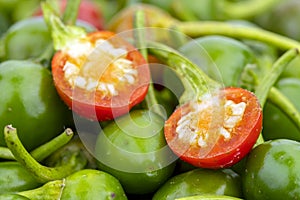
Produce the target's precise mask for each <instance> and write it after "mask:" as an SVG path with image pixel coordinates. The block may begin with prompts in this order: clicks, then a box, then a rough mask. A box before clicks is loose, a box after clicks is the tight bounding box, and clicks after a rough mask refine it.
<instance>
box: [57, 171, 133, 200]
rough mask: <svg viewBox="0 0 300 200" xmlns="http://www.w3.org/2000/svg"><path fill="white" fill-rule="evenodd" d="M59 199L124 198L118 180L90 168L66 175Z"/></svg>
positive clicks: (121, 199) (116, 199) (114, 199)
mask: <svg viewBox="0 0 300 200" xmlns="http://www.w3.org/2000/svg"><path fill="white" fill-rule="evenodd" d="M65 184H66V185H65V187H64V189H63V192H62V196H61V199H64V200H68V199H70V200H82V199H89V200H93V199H95V200H96V199H113V200H126V199H127V197H126V195H125V193H124V190H123V188H122V186H121V184H120V182H119V181H118V180H117V179H116V178H115V177H113V176H112V175H110V174H108V173H105V172H102V171H98V170H92V169H85V170H81V171H78V172H76V173H74V174H72V175H70V176H68V177H67V179H66V182H65Z"/></svg>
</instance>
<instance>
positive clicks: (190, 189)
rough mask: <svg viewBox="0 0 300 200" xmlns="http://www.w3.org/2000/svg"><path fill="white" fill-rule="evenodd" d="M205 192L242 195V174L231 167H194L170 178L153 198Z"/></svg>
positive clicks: (167, 199) (169, 198) (163, 199)
mask: <svg viewBox="0 0 300 200" xmlns="http://www.w3.org/2000/svg"><path fill="white" fill-rule="evenodd" d="M204 194H207V195H228V196H233V197H241V196H242V191H241V183H240V176H239V175H238V174H236V173H235V172H233V171H232V170H230V169H225V170H208V169H194V170H192V171H189V172H185V173H182V174H179V175H177V176H174V177H172V178H171V179H169V180H168V181H167V182H166V183H165V184H164V185H163V186H162V187H161V188H160V189H159V190H158V191H157V192H156V193H155V195H154V196H153V200H171V199H172V200H173V199H175V198H180V197H188V196H194V195H204Z"/></svg>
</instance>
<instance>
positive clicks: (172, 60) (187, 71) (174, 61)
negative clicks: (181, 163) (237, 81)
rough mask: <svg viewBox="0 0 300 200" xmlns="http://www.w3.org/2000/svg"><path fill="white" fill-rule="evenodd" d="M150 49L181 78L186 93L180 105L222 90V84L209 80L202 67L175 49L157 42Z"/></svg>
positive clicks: (151, 44)
mask: <svg viewBox="0 0 300 200" xmlns="http://www.w3.org/2000/svg"><path fill="white" fill-rule="evenodd" d="M148 49H149V52H150V53H151V54H153V55H154V56H156V57H157V58H158V59H160V60H161V61H163V62H165V63H166V64H167V65H168V66H169V67H170V68H172V69H173V70H174V71H175V72H176V73H177V74H178V75H179V76H180V77H181V80H182V83H183V85H184V87H185V92H184V94H183V95H182V96H181V97H180V103H185V102H187V101H190V100H192V99H195V98H196V99H201V98H202V97H203V95H204V94H207V93H213V92H214V91H215V90H219V89H220V88H221V84H219V83H217V82H216V81H214V80H212V79H211V78H209V77H208V76H207V75H206V74H205V73H204V72H203V71H202V70H201V69H200V67H198V66H197V65H195V64H194V63H192V62H191V61H190V60H189V59H187V58H186V57H184V56H183V55H181V54H180V53H178V52H177V51H175V50H174V49H172V48H170V47H168V46H165V45H163V44H159V43H155V42H151V43H149V44H148Z"/></svg>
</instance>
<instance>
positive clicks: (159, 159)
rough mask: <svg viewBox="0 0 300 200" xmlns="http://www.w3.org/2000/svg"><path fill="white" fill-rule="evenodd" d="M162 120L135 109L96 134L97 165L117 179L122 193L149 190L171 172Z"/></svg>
mask: <svg viewBox="0 0 300 200" xmlns="http://www.w3.org/2000/svg"><path fill="white" fill-rule="evenodd" d="M163 123H164V121H163V120H162V118H160V116H158V115H156V114H154V113H152V112H150V111H146V110H135V111H132V112H131V113H130V115H126V116H123V117H121V118H118V119H117V120H116V121H114V122H112V123H111V124H109V125H107V126H106V127H105V128H104V130H103V132H102V133H101V134H100V135H99V136H98V139H97V144H96V155H97V157H96V158H97V159H98V161H99V162H98V166H99V168H100V169H101V170H103V171H107V172H108V173H110V174H112V175H113V176H115V177H116V178H117V179H119V180H120V182H121V184H122V185H123V187H124V190H125V191H126V192H128V193H134V194H135V193H137V194H145V193H150V192H153V191H155V190H156V189H157V188H158V187H159V186H161V185H162V184H163V183H164V182H165V181H166V180H167V179H168V178H169V177H170V176H171V175H172V172H173V170H174V167H175V162H174V161H175V159H176V158H175V157H174V155H173V154H172V152H171V151H170V150H169V148H168V146H166V142H165V139H164V135H163Z"/></svg>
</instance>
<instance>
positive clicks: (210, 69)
mask: <svg viewBox="0 0 300 200" xmlns="http://www.w3.org/2000/svg"><path fill="white" fill-rule="evenodd" d="M180 52H182V53H183V54H184V55H185V56H187V57H188V58H189V59H191V60H192V61H193V62H195V63H196V64H198V65H199V67H201V68H202V69H203V70H204V71H205V72H206V73H207V74H208V75H209V76H210V77H212V78H213V79H215V80H217V81H219V82H221V83H223V84H224V85H225V86H240V84H241V82H242V80H241V78H242V73H243V71H244V69H245V68H246V67H251V66H253V65H254V66H255V65H257V61H256V58H255V55H254V52H252V50H251V49H250V48H249V47H248V46H247V45H245V44H243V43H242V42H240V41H238V40H235V39H233V38H229V37H225V36H216V35H211V36H204V37H200V38H197V39H195V40H192V41H191V42H188V43H186V44H185V45H183V46H182V47H181V48H180Z"/></svg>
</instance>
